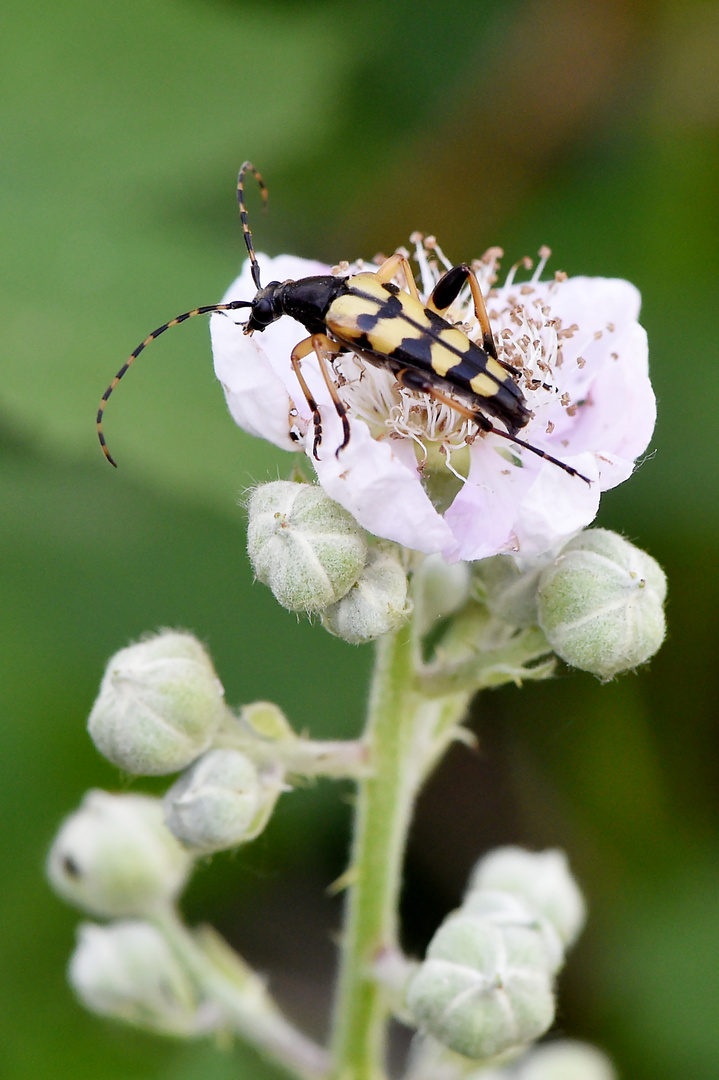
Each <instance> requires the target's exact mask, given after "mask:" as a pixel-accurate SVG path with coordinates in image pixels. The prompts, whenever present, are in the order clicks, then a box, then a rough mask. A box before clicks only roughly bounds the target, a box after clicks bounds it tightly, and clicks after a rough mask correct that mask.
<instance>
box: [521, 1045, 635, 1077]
mask: <svg viewBox="0 0 719 1080" xmlns="http://www.w3.org/2000/svg"><path fill="white" fill-rule="evenodd" d="M513 1075H514V1074H513ZM515 1080H616V1073H615V1072H614V1069H613V1068H612V1066H611V1063H610V1061H609V1059H608V1058H607V1057H606V1056H605V1055H604V1054H603V1053H602V1052H601V1050H597V1049H596V1047H594V1046H588V1045H587V1043H580V1042H574V1041H572V1040H569V1039H566V1040H565V1039H562V1040H561V1041H560V1042H552V1043H547V1044H546V1045H544V1046H538V1047H537V1048H536V1049H534V1050H532V1051H530V1053H529V1054H528V1055H527V1057H526V1058H524V1059H523V1061H522V1062H521V1064H520V1067H519V1069H518V1071H517V1073H516V1078H515Z"/></svg>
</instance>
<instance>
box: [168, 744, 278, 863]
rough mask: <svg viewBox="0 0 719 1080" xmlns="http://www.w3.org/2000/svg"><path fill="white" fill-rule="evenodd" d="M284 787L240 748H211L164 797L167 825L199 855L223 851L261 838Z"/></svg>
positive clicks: (274, 776) (275, 777)
mask: <svg viewBox="0 0 719 1080" xmlns="http://www.w3.org/2000/svg"><path fill="white" fill-rule="evenodd" d="M282 789H283V784H282V778H281V775H280V774H279V772H277V771H276V770H275V771H273V772H272V773H271V774H270V773H267V774H266V775H264V776H263V775H261V774H260V773H258V770H257V768H256V766H255V764H254V763H253V762H252V761H250V759H249V758H248V757H247V756H246V755H245V754H242V753H240V751H239V750H208V751H207V753H206V754H203V755H202V757H201V758H199V759H198V760H197V761H196V762H195V763H194V765H192V766H191V767H190V768H189V769H188V770H187V771H186V772H185V773H183V774H182V776H180V778H179V779H178V780H176V781H175V783H174V784H173V785H172V787H171V788H170V789H169V791H168V792H167V794H166V795H165V798H164V799H163V805H164V808H165V821H166V822H167V826H168V828H169V829H170V831H171V832H172V834H173V835H174V836H176V837H177V839H178V840H180V841H181V842H182V843H183V844H184V845H185V846H186V847H188V848H191V849H192V850H193V851H194V852H195V853H196V854H204V855H207V854H210V853H211V852H214V851H223V850H224V849H225V848H231V847H236V846H237V845H238V844H242V843H244V842H246V841H247V840H251V839H253V838H254V837H255V836H257V835H258V833H259V832H260V831H261V830H262V829H263V828H264V826H265V824H266V823H267V820H268V818H269V815H270V813H271V812H272V809H273V808H274V804H275V802H276V801H277V797H278V795H279V794H280V791H281V790H282Z"/></svg>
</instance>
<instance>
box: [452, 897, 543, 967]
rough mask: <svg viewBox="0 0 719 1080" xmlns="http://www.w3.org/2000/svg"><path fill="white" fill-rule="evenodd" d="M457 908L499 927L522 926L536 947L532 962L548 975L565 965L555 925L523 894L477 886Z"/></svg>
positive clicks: (515, 927) (513, 927) (516, 927)
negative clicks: (478, 887) (541, 965)
mask: <svg viewBox="0 0 719 1080" xmlns="http://www.w3.org/2000/svg"><path fill="white" fill-rule="evenodd" d="M459 910H460V911H462V912H464V914H465V915H471V916H472V917H473V918H475V919H483V920H486V921H487V922H490V923H493V924H494V925H495V926H498V927H510V928H512V929H518V928H524V930H525V931H527V932H528V935H529V936H528V940H529V939H530V937H531V941H532V942H533V946H532V947H533V948H534V949H536V952H535V954H534V962H535V963H536V964H537V965H540V964H543V965H544V967H545V968H546V970H547V972H548V973H549V974H550V975H555V974H556V973H557V972H558V971H559V969H560V968H561V967H562V965H563V964H564V945H563V942H562V940H561V938H560V937H559V934H558V933H557V930H556V928H555V927H554V925H553V924H552V923H551V922H550V921H549V919H546V918H544V916H543V915H542V914H541V913H540V912H539V911H538V910H537V908H536V907H534V906H533V904H531V903H530V902H529V901H528V900H526V899H524V897H522V896H515V895H512V893H509V892H501V891H499V890H495V889H476V890H473V891H470V892H468V893H467V895H466V896H465V898H464V901H463V903H462V907H461V908H460V909H459Z"/></svg>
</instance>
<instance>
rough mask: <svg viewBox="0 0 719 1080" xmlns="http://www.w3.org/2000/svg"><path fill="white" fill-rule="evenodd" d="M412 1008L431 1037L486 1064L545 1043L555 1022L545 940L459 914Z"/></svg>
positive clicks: (428, 964)
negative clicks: (541, 1038) (515, 1049)
mask: <svg viewBox="0 0 719 1080" xmlns="http://www.w3.org/2000/svg"><path fill="white" fill-rule="evenodd" d="M407 1005H408V1008H409V1010H410V1012H411V1014H412V1016H413V1018H414V1020H415V1022H416V1023H417V1024H418V1026H419V1027H420V1029H421V1030H422V1031H423V1032H424V1033H425V1034H429V1035H432V1036H433V1037H434V1038H435V1039H437V1040H438V1041H439V1042H441V1043H442V1044H443V1045H445V1046H447V1047H449V1048H450V1049H451V1050H454V1051H456V1052H457V1053H459V1054H464V1055H465V1056H466V1057H469V1058H474V1059H477V1060H487V1059H489V1058H492V1057H495V1056H496V1055H497V1054H500V1053H503V1052H504V1051H506V1050H509V1049H511V1048H512V1047H515V1046H522V1045H524V1044H526V1043H528V1042H531V1041H532V1040H533V1039H537V1038H539V1036H540V1035H542V1034H543V1033H544V1032H545V1031H546V1030H547V1028H548V1027H549V1025H550V1024H551V1022H552V1019H553V1017H554V995H553V992H552V979H551V974H550V972H549V971H548V969H547V956H546V950H545V947H544V943H543V941H542V938H541V936H540V935H539V934H538V933H536V931H534V930H533V929H532V928H531V927H527V926H526V925H512V924H507V925H504V926H502V925H497V924H496V923H494V922H492V921H490V920H488V919H485V918H482V917H479V916H474V915H472V914H468V913H466V912H464V911H463V910H462V909H460V910H459V911H457V912H455V913H454V914H453V915H450V916H449V917H448V918H447V919H446V920H445V921H444V923H443V924H442V926H441V927H440V928H439V930H438V931H437V933H436V934H435V936H434V938H433V939H432V941H431V943H430V946H429V949H428V950H427V958H426V959H425V960H424V961H423V963H422V964H420V966H419V968H418V970H417V972H416V974H415V975H414V976H413V977H412V978H411V979H410V981H409V985H408V990H407Z"/></svg>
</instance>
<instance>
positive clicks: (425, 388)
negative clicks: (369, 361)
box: [397, 368, 591, 484]
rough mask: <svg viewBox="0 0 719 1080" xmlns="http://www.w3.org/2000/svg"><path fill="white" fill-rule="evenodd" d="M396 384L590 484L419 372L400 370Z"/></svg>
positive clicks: (406, 369) (583, 477)
mask: <svg viewBox="0 0 719 1080" xmlns="http://www.w3.org/2000/svg"><path fill="white" fill-rule="evenodd" d="M397 382H398V383H399V384H400V386H405V387H406V388H407V389H408V390H415V391H419V392H420V393H424V394H429V396H430V397H432V398H434V400H435V401H440V402H441V403H442V404H443V405H448V406H449V407H450V408H451V409H454V411H455V412H457V413H459V414H460V416H465V417H466V418H467V419H468V420H472V421H473V422H474V423H475V424H476V425H477V427H478V428H479V430H480V431H485V432H487V433H489V432H491V433H492V434H493V435H500V436H501V437H502V438H503V439H507V441H508V442H511V443H514V444H515V446H521V447H523V449H525V450H529V451H530V453H532V454H536V456H537V457H540V458H543V459H544V460H545V461H549V462H550V463H551V464H552V465H556V466H557V467H558V468H560V469H562V470H563V471H564V472H565V473H568V474H569V475H570V476H576V477H578V478H579V479H580V480H584V482H585V483H587V484H591V480H590V479H589V477H588V476H584V475H583V474H582V473H580V472H579V470H578V469H575V468H574V467H573V466H572V465H567V464H566V463H565V462H564V461H560V460H559V458H555V457H552V455H551V454H548V453H547V452H546V451H545V450H540V449H539V447H538V446H532V444H531V443H528V442H525V441H524V439H518V438H517V436H516V434H515V433H514V432H513V431H512V430H511V429H510V430H509V431H502V429H501V428H498V427H495V425H494V424H493V423H492V421H491V420H490V419H489V418H488V417H487V416H485V414H484V413H483V412H481V411H480V410H479V409H473V408H471V407H470V406H469V405H465V404H463V403H462V402H461V401H456V400H455V399H454V398H452V397H450V395H449V394H445V393H444V392H443V391H442V390H439V389H438V388H437V387H436V386H434V384H433V383H432V381H431V379H428V378H427V377H426V376H424V375H423V374H422V373H421V372H418V371H414V370H413V369H412V368H402V369H401V370H400V371H398V372H397Z"/></svg>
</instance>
